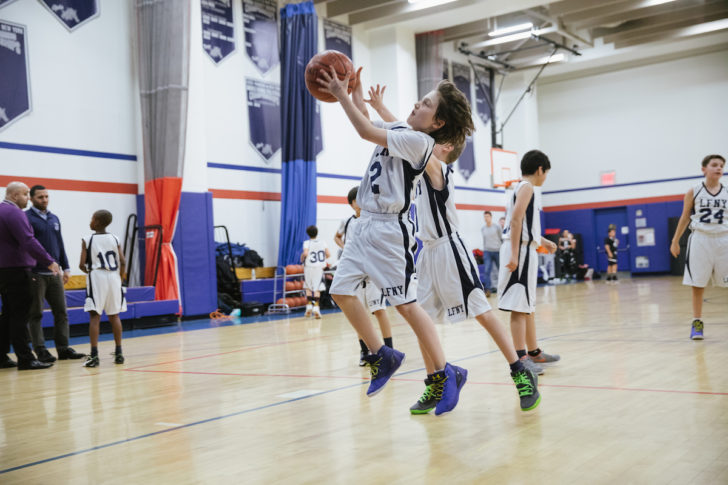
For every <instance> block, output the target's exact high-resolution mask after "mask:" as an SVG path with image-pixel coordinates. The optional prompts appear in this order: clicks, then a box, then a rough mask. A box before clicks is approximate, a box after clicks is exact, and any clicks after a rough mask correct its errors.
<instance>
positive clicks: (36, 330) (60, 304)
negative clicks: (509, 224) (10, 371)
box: [25, 185, 85, 362]
mask: <svg viewBox="0 0 728 485" xmlns="http://www.w3.org/2000/svg"><path fill="white" fill-rule="evenodd" d="M30 201H31V203H32V204H33V205H32V206H31V207H30V209H28V210H27V211H25V215H26V216H27V217H28V222H30V225H31V226H32V227H33V235H34V236H35V238H36V239H37V240H38V242H39V243H40V244H41V246H43V248H44V249H45V250H46V251H48V254H50V255H51V256H52V257H53V259H54V260H55V261H56V262H57V263H58V264H59V265H60V267H61V269H63V275H58V274H54V273H53V272H52V271H50V270H49V269H48V268H46V267H45V266H44V265H42V264H39V265H36V267H35V268H33V275H32V278H31V283H30V286H31V289H32V292H33V300H32V303H31V305H30V314H29V316H28V327H29V329H30V338H31V340H32V342H33V350H35V355H37V356H38V360H39V361H41V362H55V360H56V358H55V357H54V356H53V355H51V353H50V352H48V349H46V346H45V339H44V338H43V328H42V326H41V318H42V317H43V300H44V299H45V300H46V301H47V302H48V305H49V306H50V307H51V311H52V312H53V340H54V341H55V343H56V353H58V358H59V359H61V360H66V359H81V358H83V357H85V355H84V354H81V353H78V352H76V351H75V350H73V349H72V348H71V347H69V346H68V333H69V332H68V313H67V311H66V292H65V290H64V288H63V285H65V284H66V283H67V282H68V277H69V275H70V274H71V269H70V268H69V266H68V257H67V256H66V248H65V247H64V245H63V236H62V235H61V221H60V219H58V216H56V215H55V214H53V213H52V212H51V211H49V210H48V190H46V188H45V187H43V186H42V185H34V186H33V187H31V188H30Z"/></svg>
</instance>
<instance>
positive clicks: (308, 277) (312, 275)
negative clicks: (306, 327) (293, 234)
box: [301, 226, 331, 319]
mask: <svg viewBox="0 0 728 485" xmlns="http://www.w3.org/2000/svg"><path fill="white" fill-rule="evenodd" d="M306 234H308V237H309V238H310V239H308V240H307V241H303V252H302V253H301V261H302V262H303V285H304V289H305V290H306V297H307V298H308V304H307V305H306V315H305V316H307V317H310V316H311V312H313V316H314V317H315V318H316V319H320V318H321V308H320V307H319V300H320V299H321V288H322V287H324V268H325V267H326V260H327V259H328V258H329V256H330V255H331V254H330V253H329V248H328V247H327V246H326V241H323V240H321V239H318V238H317V236H318V228H317V227H316V226H308V227H307V228H306Z"/></svg>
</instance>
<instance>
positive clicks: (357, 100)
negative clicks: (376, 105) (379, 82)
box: [351, 67, 369, 119]
mask: <svg viewBox="0 0 728 485" xmlns="http://www.w3.org/2000/svg"><path fill="white" fill-rule="evenodd" d="M361 70H362V68H361V67H360V68H359V69H358V70H357V71H356V88H354V91H353V92H352V93H351V101H352V102H353V103H354V106H356V107H357V108H358V109H359V111H361V112H362V114H363V115H364V116H366V118H367V119H369V110H368V109H367V105H366V103H365V102H364V101H365V100H364V88H362V85H361Z"/></svg>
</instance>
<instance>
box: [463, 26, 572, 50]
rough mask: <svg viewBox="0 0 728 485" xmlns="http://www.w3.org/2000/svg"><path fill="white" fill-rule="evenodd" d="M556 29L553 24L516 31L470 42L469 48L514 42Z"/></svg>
mask: <svg viewBox="0 0 728 485" xmlns="http://www.w3.org/2000/svg"><path fill="white" fill-rule="evenodd" d="M557 31H558V29H557V27H554V26H551V27H545V28H543V29H538V30H529V31H526V32H518V33H517V34H511V35H504V36H501V37H496V38H495V39H488V40H485V41H482V42H476V43H475V44H471V45H470V46H469V47H470V48H471V49H478V48H480V47H488V46H491V45H498V44H505V43H507V42H514V41H517V40H522V39H528V38H529V37H531V36H539V35H546V34H553V33H554V32H557Z"/></svg>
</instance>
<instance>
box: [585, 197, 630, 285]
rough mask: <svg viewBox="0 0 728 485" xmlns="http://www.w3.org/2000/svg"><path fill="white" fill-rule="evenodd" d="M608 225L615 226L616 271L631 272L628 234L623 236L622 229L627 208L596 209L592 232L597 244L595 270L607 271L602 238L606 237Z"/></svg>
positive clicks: (625, 221)
mask: <svg viewBox="0 0 728 485" xmlns="http://www.w3.org/2000/svg"><path fill="white" fill-rule="evenodd" d="M610 224H614V225H615V226H617V235H616V237H617V240H618V241H619V245H618V246H617V271H631V265H630V257H629V234H628V233H627V234H623V233H622V228H623V227H627V228H628V227H629V226H628V225H627V208H626V207H616V208H610V209H596V210H595V211H594V231H595V241H596V244H597V247H596V251H597V270H598V271H599V272H605V271H606V270H607V252H606V251H605V250H604V238H605V237H607V228H608V227H609V225H610Z"/></svg>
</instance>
